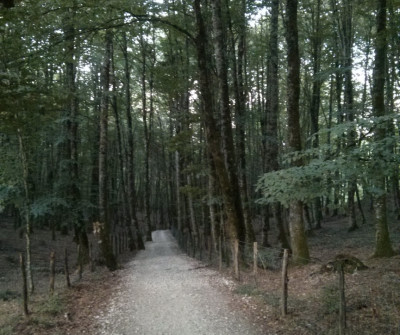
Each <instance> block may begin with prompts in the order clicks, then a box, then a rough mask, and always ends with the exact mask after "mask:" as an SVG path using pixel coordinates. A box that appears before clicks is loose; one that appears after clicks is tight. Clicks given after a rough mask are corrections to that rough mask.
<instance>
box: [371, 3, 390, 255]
mask: <svg viewBox="0 0 400 335" xmlns="http://www.w3.org/2000/svg"><path fill="white" fill-rule="evenodd" d="M376 3H377V16H376V27H377V29H376V40H375V65H374V79H373V80H374V82H373V91H372V93H373V94H372V106H373V109H374V115H375V117H378V118H379V117H383V116H384V115H385V114H386V113H385V79H386V56H387V48H386V43H387V36H386V35H387V31H386V0H376ZM385 136H386V129H384V128H383V127H377V129H376V130H375V138H376V140H377V141H382V140H383V139H384V138H385ZM374 159H376V160H380V159H382V157H381V155H380V153H379V152H377V154H376V155H375V157H374ZM377 179H378V181H377V185H376V186H377V188H378V189H379V192H380V193H379V195H377V196H375V229H376V234H375V252H374V256H375V257H390V256H393V255H394V251H393V249H392V244H391V242H390V236H389V228H388V222H387V206H386V178H385V175H384V174H382V175H381V176H378V177H377Z"/></svg>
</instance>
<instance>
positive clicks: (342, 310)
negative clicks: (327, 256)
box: [338, 262, 346, 335]
mask: <svg viewBox="0 0 400 335" xmlns="http://www.w3.org/2000/svg"><path fill="white" fill-rule="evenodd" d="M338 272H339V292H340V306H339V335H345V334H346V296H345V287H344V269H343V262H340V263H339V264H338Z"/></svg>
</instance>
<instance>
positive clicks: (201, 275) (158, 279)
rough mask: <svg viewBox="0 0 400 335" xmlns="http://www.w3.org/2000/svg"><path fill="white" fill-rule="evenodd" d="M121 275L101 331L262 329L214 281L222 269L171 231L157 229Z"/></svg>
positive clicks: (105, 334) (175, 334)
mask: <svg viewBox="0 0 400 335" xmlns="http://www.w3.org/2000/svg"><path fill="white" fill-rule="evenodd" d="M118 277H119V278H118V280H116V283H117V285H118V286H117V289H116V290H115V292H116V294H115V295H114V296H113V297H112V298H111V299H110V302H109V304H108V307H107V309H106V310H103V311H102V312H101V313H100V314H98V315H97V316H96V318H97V319H98V323H99V331H98V334H102V335H130V334H143V335H152V334H157V335H161V334H163V335H180V334H182V335H186V334H187V335H195V334H207V335H210V334H211V335H219V334H221V335H223V334H230V335H231V334H238V335H239V334H240V335H243V334H261V331H260V330H258V329H257V328H256V326H255V325H254V324H252V323H251V322H250V321H249V320H247V319H246V318H245V316H243V315H241V314H240V312H238V311H235V310H234V309H232V303H230V302H231V299H230V298H229V294H227V293H226V292H225V293H224V292H223V290H219V289H218V288H217V287H216V286H215V285H212V284H211V281H214V280H221V278H220V277H219V274H218V273H217V272H215V271H213V270H211V269H208V268H204V267H202V263H199V262H198V261H196V260H193V259H191V258H189V257H187V256H185V255H184V254H182V252H181V251H180V250H179V249H178V246H177V244H176V242H175V240H174V238H173V237H172V235H171V233H170V231H168V230H163V231H156V232H154V233H153V242H151V243H148V244H147V245H146V250H144V251H141V252H139V253H138V254H137V256H136V257H135V259H134V260H133V261H131V262H130V263H128V264H127V265H126V268H125V269H124V270H122V271H120V273H119V275H118Z"/></svg>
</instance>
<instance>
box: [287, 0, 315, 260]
mask: <svg viewBox="0 0 400 335" xmlns="http://www.w3.org/2000/svg"><path fill="white" fill-rule="evenodd" d="M297 29H298V28H297V0H287V2H286V42H287V48H288V50H287V62H288V72H287V113H288V137H289V139H288V146H289V149H290V150H291V151H301V137H300V120H299V118H300V117H299V98H300V56H299V45H298V30H297ZM295 164H296V165H297V166H300V165H301V164H302V162H301V161H297V162H295ZM289 229H290V241H291V247H292V252H293V261H294V263H301V264H304V263H307V262H308V261H309V259H310V255H309V251H308V244H307V238H306V234H305V230H304V222H303V204H302V202H301V201H299V200H293V201H291V202H290V204H289Z"/></svg>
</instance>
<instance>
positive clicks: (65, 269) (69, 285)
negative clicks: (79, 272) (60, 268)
mask: <svg viewBox="0 0 400 335" xmlns="http://www.w3.org/2000/svg"><path fill="white" fill-rule="evenodd" d="M64 273H65V282H66V284H67V287H71V281H70V280H69V267H68V250H67V248H66V247H65V249H64Z"/></svg>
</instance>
